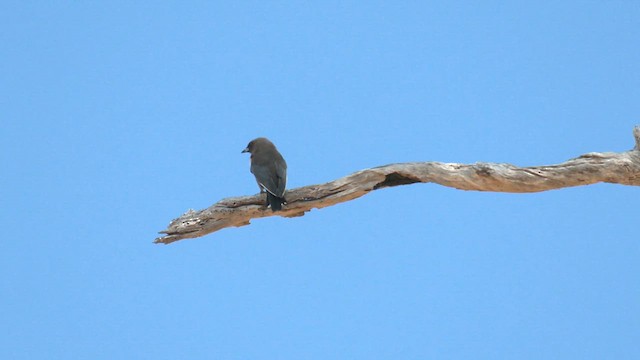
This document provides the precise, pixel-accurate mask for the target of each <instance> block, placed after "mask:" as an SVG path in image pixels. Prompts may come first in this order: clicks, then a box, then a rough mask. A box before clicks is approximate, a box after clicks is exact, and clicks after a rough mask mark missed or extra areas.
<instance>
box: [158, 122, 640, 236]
mask: <svg viewBox="0 0 640 360" xmlns="http://www.w3.org/2000/svg"><path fill="white" fill-rule="evenodd" d="M633 134H634V137H635V142H636V144H635V148H634V149H633V150H630V151H627V152H622V153H613V152H607V153H596V152H593V153H588V154H584V155H581V156H579V157H577V158H575V159H571V160H568V161H566V162H563V163H561V164H557V165H546V166H532V167H524V168H521V167H517V166H514V165H511V164H502V163H476V164H456V163H440V162H416V163H401V164H390V165H385V166H380V167H376V168H372V169H365V170H362V171H358V172H356V173H353V174H351V175H349V176H346V177H343V178H341V179H337V180H334V181H331V182H328V183H325V184H319V185H310V186H303V187H300V188H297V189H291V190H288V191H287V193H286V199H287V204H286V205H285V206H284V207H283V210H282V211H279V212H272V211H271V210H270V209H267V208H266V207H265V206H264V204H265V199H264V194H257V195H253V196H242V197H233V198H226V199H222V200H220V201H219V202H217V203H216V204H214V205H212V206H210V207H209V208H207V209H204V210H200V211H193V210H189V211H188V212H186V213H185V214H183V215H182V216H180V217H179V218H177V219H175V220H173V221H171V223H170V224H169V227H168V228H167V230H164V231H162V232H161V233H162V234H165V235H164V236H161V237H159V238H157V239H156V240H155V243H162V244H169V243H172V242H174V241H178V240H182V239H188V238H195V237H200V236H203V235H206V234H209V233H212V232H214V231H218V230H220V229H223V228H227V227H233V226H235V227H238V226H243V225H249V221H250V220H251V219H255V218H262V217H268V216H284V217H296V216H302V215H304V213H305V212H307V211H309V210H311V209H313V208H317V209H321V208H324V207H327V206H331V205H335V204H338V203H341V202H345V201H349V200H353V199H356V198H358V197H360V196H362V195H365V194H367V193H368V192H370V191H373V190H377V189H381V188H385V187H391V186H399V185H407V184H413V183H418V182H420V183H436V184H440V185H443V186H448V187H452V188H456V189H460V190H476V191H495V192H509V193H531V192H539V191H546V190H552V189H559V188H565V187H571V186H580V185H589V184H595V183H600V182H605V183H612V184H622V185H632V186H640V126H638V127H635V128H634V130H633Z"/></svg>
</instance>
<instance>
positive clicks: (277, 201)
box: [267, 191, 285, 211]
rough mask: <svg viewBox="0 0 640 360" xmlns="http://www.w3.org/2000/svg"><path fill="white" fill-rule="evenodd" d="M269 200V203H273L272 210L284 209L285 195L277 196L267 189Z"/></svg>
mask: <svg viewBox="0 0 640 360" xmlns="http://www.w3.org/2000/svg"><path fill="white" fill-rule="evenodd" d="M267 202H268V203H269V205H271V211H280V210H282V204H284V203H285V201H284V198H283V197H277V196H275V195H273V194H272V193H270V192H268V191H267Z"/></svg>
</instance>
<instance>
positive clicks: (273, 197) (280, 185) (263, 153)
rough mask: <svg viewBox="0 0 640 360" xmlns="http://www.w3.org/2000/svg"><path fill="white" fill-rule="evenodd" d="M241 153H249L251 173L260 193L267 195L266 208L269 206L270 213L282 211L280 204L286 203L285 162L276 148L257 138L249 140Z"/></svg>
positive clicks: (270, 143)
mask: <svg viewBox="0 0 640 360" xmlns="http://www.w3.org/2000/svg"><path fill="white" fill-rule="evenodd" d="M242 152H243V153H246V152H248V153H251V173H252V174H253V175H254V176H255V177H256V182H258V187H259V188H260V192H263V191H265V192H266V193H267V206H271V211H280V210H282V204H284V203H286V201H285V199H284V191H285V187H286V186H287V162H286V161H284V158H283V157H282V155H281V154H280V152H278V149H276V146H275V145H273V143H272V142H271V141H270V140H269V139H267V138H264V137H259V138H257V139H253V140H251V141H250V142H249V145H247V147H246V148H245V149H244V150H242Z"/></svg>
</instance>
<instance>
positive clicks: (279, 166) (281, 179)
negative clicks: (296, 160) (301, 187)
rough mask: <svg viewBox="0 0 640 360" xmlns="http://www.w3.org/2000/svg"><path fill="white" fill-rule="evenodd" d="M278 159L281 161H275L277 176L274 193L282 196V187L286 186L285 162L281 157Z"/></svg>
mask: <svg viewBox="0 0 640 360" xmlns="http://www.w3.org/2000/svg"><path fill="white" fill-rule="evenodd" d="M280 159H281V161H276V163H275V167H276V175H277V177H278V179H277V183H276V194H280V195H278V197H282V196H283V195H284V189H285V188H286V187H287V163H286V162H285V161H284V159H282V157H281V158H280Z"/></svg>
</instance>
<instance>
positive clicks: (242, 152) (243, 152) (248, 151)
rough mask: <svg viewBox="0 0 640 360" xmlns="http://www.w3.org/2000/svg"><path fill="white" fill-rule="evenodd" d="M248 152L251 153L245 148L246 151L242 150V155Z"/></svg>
mask: <svg viewBox="0 0 640 360" xmlns="http://www.w3.org/2000/svg"><path fill="white" fill-rule="evenodd" d="M246 152H249V148H245V149H244V150H242V153H246ZM242 153H241V154H242Z"/></svg>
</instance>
